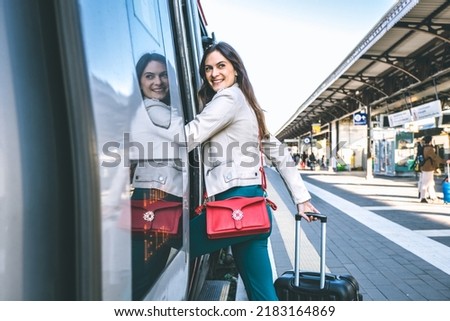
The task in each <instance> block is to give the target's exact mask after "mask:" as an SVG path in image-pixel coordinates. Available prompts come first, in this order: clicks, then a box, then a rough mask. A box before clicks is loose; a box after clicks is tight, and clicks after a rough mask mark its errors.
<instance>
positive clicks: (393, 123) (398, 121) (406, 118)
mask: <svg viewBox="0 0 450 321" xmlns="http://www.w3.org/2000/svg"><path fill="white" fill-rule="evenodd" d="M388 119H389V127H397V126H401V125H404V124H407V123H410V122H411V121H412V116H411V112H410V111H409V110H403V111H401V112H399V113H395V114H392V115H389V116H388Z"/></svg>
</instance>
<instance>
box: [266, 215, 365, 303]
mask: <svg viewBox="0 0 450 321" xmlns="http://www.w3.org/2000/svg"><path fill="white" fill-rule="evenodd" d="M310 215H311V216H314V217H316V218H317V219H319V220H320V222H321V246H320V272H306V271H300V231H301V219H302V217H301V216H300V215H299V214H297V215H295V221H296V222H295V223H296V224H295V262H294V270H293V271H287V272H284V273H283V274H282V275H281V276H280V277H278V278H277V279H276V280H275V283H274V285H275V290H276V293H277V295H278V298H279V299H280V300H281V301H362V300H363V296H362V294H361V293H360V292H359V284H358V282H357V281H356V279H355V278H354V277H353V276H352V275H347V274H346V275H338V274H332V273H325V249H326V223H327V216H325V215H323V214H315V213H308V216H310Z"/></svg>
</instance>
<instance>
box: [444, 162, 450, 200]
mask: <svg viewBox="0 0 450 321" xmlns="http://www.w3.org/2000/svg"><path fill="white" fill-rule="evenodd" d="M449 169H450V166H449V164H447V177H446V178H445V179H444V181H443V182H442V193H443V194H444V204H450V171H449Z"/></svg>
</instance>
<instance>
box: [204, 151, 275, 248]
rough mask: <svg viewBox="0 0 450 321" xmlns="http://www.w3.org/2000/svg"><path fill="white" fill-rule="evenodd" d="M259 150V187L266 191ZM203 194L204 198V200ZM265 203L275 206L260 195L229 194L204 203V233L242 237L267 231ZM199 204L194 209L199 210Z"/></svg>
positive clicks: (210, 237) (211, 235)
mask: <svg viewBox="0 0 450 321" xmlns="http://www.w3.org/2000/svg"><path fill="white" fill-rule="evenodd" d="M260 146H261V143H260ZM262 164H263V159H262V152H261V167H260V168H259V170H260V172H261V187H262V189H263V190H264V194H265V191H266V173H265V172H264V168H263V166H262ZM206 196H207V195H205V199H206ZM267 205H270V206H271V208H272V209H273V210H276V209H277V206H276V205H275V203H273V202H272V201H270V200H269V199H267V198H266V197H263V196H256V197H231V198H229V199H225V200H220V201H212V202H206V203H205V205H203V206H206V234H207V236H208V238H209V239H220V238H227V237H235V236H246V235H253V234H260V233H268V232H269V231H270V228H271V223H270V218H269V212H268V210H267ZM203 206H200V207H199V208H198V209H197V210H196V212H197V213H200V212H201V210H202V208H203Z"/></svg>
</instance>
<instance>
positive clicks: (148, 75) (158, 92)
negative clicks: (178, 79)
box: [136, 53, 170, 105]
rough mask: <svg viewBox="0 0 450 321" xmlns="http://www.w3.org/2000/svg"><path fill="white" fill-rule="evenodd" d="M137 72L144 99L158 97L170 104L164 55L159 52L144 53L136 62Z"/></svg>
mask: <svg viewBox="0 0 450 321" xmlns="http://www.w3.org/2000/svg"><path fill="white" fill-rule="evenodd" d="M136 73H137V76H138V78H139V87H140V88H141V93H142V97H144V99H157V100H159V101H162V102H163V103H165V104H166V105H170V94H169V78H168V76H167V65H166V58H165V57H164V56H162V55H160V54H157V53H152V54H150V53H146V54H144V55H143V56H142V57H141V58H140V59H139V61H138V63H137V64H136Z"/></svg>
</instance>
